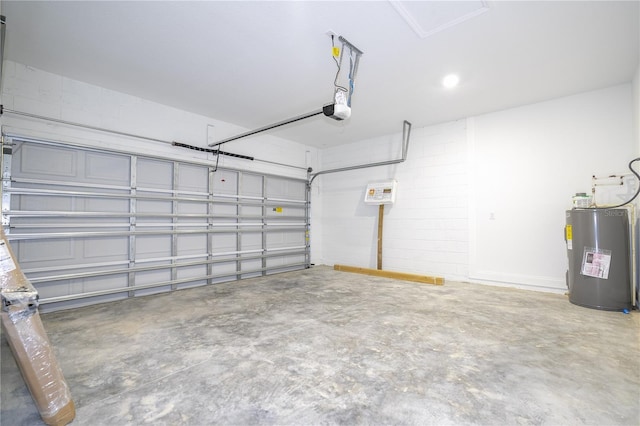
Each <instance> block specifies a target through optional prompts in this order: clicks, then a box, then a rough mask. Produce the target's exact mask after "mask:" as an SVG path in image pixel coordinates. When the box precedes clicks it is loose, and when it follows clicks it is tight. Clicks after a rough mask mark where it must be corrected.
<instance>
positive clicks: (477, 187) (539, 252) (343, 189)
mask: <svg viewBox="0 0 640 426" xmlns="http://www.w3.org/2000/svg"><path fill="white" fill-rule="evenodd" d="M632 104H633V99H632V85H631V83H629V84H623V85H619V86H615V87H610V88H606V89H602V90H596V91H592V92H587V93H581V94H577V95H574V96H569V97H564V98H560V99H554V100H550V101H547V102H541V103H536V104H533V105H527V106H522V107H519V108H513V109H509V110H505V111H499V112H495V113H491V114H485V115H482V116H477V117H470V118H467V119H464V120H459V121H456V122H452V123H444V124H440V125H437V126H430V127H425V128H421V129H415V128H414V131H413V135H412V138H411V143H410V147H409V155H408V158H407V161H406V162H404V163H402V164H398V165H394V166H385V167H379V168H372V169H363V170H358V171H352V172H345V173H340V174H335V175H326V176H322V177H320V178H318V182H317V184H316V183H314V186H315V185H317V186H318V188H314V191H315V192H316V193H318V194H320V195H319V196H320V197H321V198H322V214H321V217H322V225H321V231H320V232H321V233H322V239H323V244H322V263H327V264H335V263H341V264H349V265H352V266H361V267H369V268H375V262H376V251H377V249H376V247H377V246H376V234H377V214H378V212H377V208H375V207H372V206H366V205H364V203H363V201H362V200H363V198H364V190H365V187H366V184H367V183H368V182H371V181H375V180H385V179H391V178H394V179H397V180H398V195H397V202H396V204H395V205H393V206H392V207H389V208H387V209H386V211H385V218H384V236H383V241H384V255H383V257H384V261H383V268H384V269H388V270H397V271H403V272H411V273H418V274H427V275H439V276H444V277H445V278H446V279H451V280H469V281H473V282H480V283H490V284H498V285H507V286H513V287H522V288H531V289H537V290H545V291H556V292H563V291H565V289H566V285H565V278H564V276H565V275H564V274H565V271H566V264H567V261H566V253H565V245H564V241H563V227H564V210H565V209H567V208H570V207H571V196H572V195H573V194H574V193H575V192H582V191H589V190H590V184H591V176H592V175H593V174H596V175H607V174H611V173H625V172H626V164H627V163H628V161H629V160H630V159H631V158H633V155H634V154H635V152H636V150H637V144H636V143H635V142H634V138H633V121H634V119H633V112H632V109H633V108H632ZM354 113H356V111H355V108H354ZM400 138H401V136H400V133H398V134H396V135H390V136H387V137H382V138H376V139H373V140H367V141H360V142H357V143H354V144H350V145H348V146H344V147H337V148H334V149H326V150H323V151H322V152H321V160H320V161H321V164H322V167H323V168H327V169H329V168H334V167H340V166H347V165H353V164H358V163H362V162H367V161H372V160H374V161H381V160H384V159H389V158H397V156H398V155H399V152H400V151H399V149H400V148H399V146H400V145H399V143H400ZM385 147H386V151H389V152H388V153H387V154H388V156H387V157H386V158H384V157H385V156H384V154H385ZM313 229H314V224H313V223H312V230H313ZM316 232H318V231H317V230H316Z"/></svg>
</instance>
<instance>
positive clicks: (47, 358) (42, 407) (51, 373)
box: [0, 233, 75, 426]
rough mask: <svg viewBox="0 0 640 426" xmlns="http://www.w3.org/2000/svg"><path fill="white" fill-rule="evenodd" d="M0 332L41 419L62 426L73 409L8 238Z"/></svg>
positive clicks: (3, 243)
mask: <svg viewBox="0 0 640 426" xmlns="http://www.w3.org/2000/svg"><path fill="white" fill-rule="evenodd" d="M0 300H1V302H2V311H1V312H0V319H1V321H2V330H3V333H4V335H5V336H6V338H7V341H8V343H9V347H10V348H11V351H12V352H13V356H14V358H15V359H16V363H17V364H18V367H19V368H20V372H21V373H22V376H23V377H24V380H25V382H26V384H27V387H28V388H29V391H30V392H31V396H32V398H33V400H34V402H35V404H36V407H37V409H38V412H39V413H40V416H42V420H44V422H45V423H46V424H48V425H51V426H63V425H66V424H68V423H70V422H71V421H72V420H73V419H74V418H75V406H74V404H73V400H72V399H71V393H70V392H69V387H68V386H67V383H66V381H65V379H64V376H63V374H62V370H61V369H60V366H59V364H58V362H57V360H56V358H55V354H54V353H53V348H52V347H51V343H50V342H49V339H48V338H47V334H46V332H45V330H44V326H43V325H42V320H41V319H40V314H39V313H38V292H37V291H36V289H35V288H34V287H33V286H32V285H31V283H30V282H29V280H28V279H27V278H26V277H25V275H24V273H22V270H21V269H20V266H19V265H18V264H17V262H16V261H15V257H14V255H13V252H12V251H11V248H10V247H9V244H8V242H7V239H6V237H5V235H4V233H2V239H1V240H0Z"/></svg>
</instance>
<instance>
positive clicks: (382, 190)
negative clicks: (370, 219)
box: [364, 179, 398, 205]
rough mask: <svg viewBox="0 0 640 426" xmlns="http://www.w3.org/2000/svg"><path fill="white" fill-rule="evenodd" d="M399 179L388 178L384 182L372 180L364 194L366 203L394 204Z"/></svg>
mask: <svg viewBox="0 0 640 426" xmlns="http://www.w3.org/2000/svg"><path fill="white" fill-rule="evenodd" d="M397 187H398V181H397V180H395V179H393V180H388V181H383V182H372V183H369V184H368V185H367V191H366V192H365V194H364V202H365V203H366V204H378V205H379V204H393V203H394V202H395V201H396V188H397Z"/></svg>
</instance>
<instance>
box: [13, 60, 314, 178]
mask: <svg viewBox="0 0 640 426" xmlns="http://www.w3.org/2000/svg"><path fill="white" fill-rule="evenodd" d="M2 80H3V81H2V101H3V104H4V106H5V107H6V108H8V109H12V110H16V111H23V112H27V113H31V114H36V115H40V116H45V117H51V118H55V119H60V120H65V121H70V122H76V123H82V124H85V125H89V126H95V127H101V128H107V129H112V130H117V131H120V132H125V133H131V134H136V135H141V136H146V137H151V138H157V139H160V140H164V141H178V142H182V143H186V144H189V145H194V146H199V147H207V144H208V143H209V142H214V141H216V140H220V139H223V138H225V137H228V136H233V135H236V134H239V133H242V132H245V131H247V130H249V129H245V128H242V127H239V126H236V125H233V124H230V123H226V122H223V121H220V120H216V119H215V118H211V117H205V116H202V115H198V114H194V113H191V112H188V111H184V110H180V109H177V108H173V107H170V106H167V105H162V104H159V103H156V102H151V101H148V100H145V99H142V98H138V97H135V96H131V95H129V94H126V93H121V92H117V91H113V90H109V89H105V88H103V87H99V86H95V85H91V84H87V83H84V82H81V81H77V80H74V79H70V78H67V77H65V76H61V75H57V74H53V73H49V72H45V71H42V70H39V69H36V68H33V67H30V66H27V65H24V64H20V63H15V62H12V61H4V66H3V75H2ZM2 124H3V126H4V130H5V131H6V132H13V133H17V134H20V135H22V136H34V137H40V138H44V139H53V140H63V141H66V142H74V143H82V144H87V145H91V146H96V147H112V148H117V149H120V150H124V151H127V152H132V153H141V154H158V155H166V156H169V157H170V158H176V159H196V160H200V161H201V160H210V161H212V162H213V159H214V157H213V155H212V154H206V153H202V152H198V151H192V150H187V149H183V148H177V147H173V146H171V145H169V144H162V143H158V142H148V141H145V140H140V139H135V138H127V137H122V136H113V135H110V134H108V133H102V132H97V131H92V130H83V129H80V128H76V127H71V126H65V125H58V124H51V123H47V122H43V121H39V120H33V119H26V118H22V117H20V116H16V115H12V114H4V115H3V116H2ZM223 150H224V151H228V152H232V153H236V154H243V155H248V156H253V157H255V158H257V159H261V160H266V161H272V162H278V163H284V164H289V165H295V166H298V167H299V168H291V167H283V166H279V165H276V164H270V163H261V162H257V161H254V162H252V161H248V160H241V159H236V158H232V157H226V156H221V157H220V160H219V165H220V166H221V167H229V168H238V169H243V170H249V171H257V172H261V173H271V174H276V175H282V176H288V177H294V178H301V179H306V176H307V172H306V168H307V167H310V166H311V167H313V166H314V165H315V164H314V161H316V159H317V150H316V149H315V148H312V147H308V146H305V145H302V144H299V143H296V142H292V141H289V140H284V139H282V138H277V137H274V136H271V135H268V134H264V135H258V136H256V137H252V138H247V139H243V140H240V141H237V142H231V143H228V144H225V145H224V148H223Z"/></svg>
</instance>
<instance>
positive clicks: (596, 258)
mask: <svg viewBox="0 0 640 426" xmlns="http://www.w3.org/2000/svg"><path fill="white" fill-rule="evenodd" d="M609 266H611V250H603V249H596V248H593V247H585V248H584V256H583V257H582V268H581V270H580V273H581V274H582V275H586V276H588V277H595V278H602V279H605V280H606V279H608V278H609Z"/></svg>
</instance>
